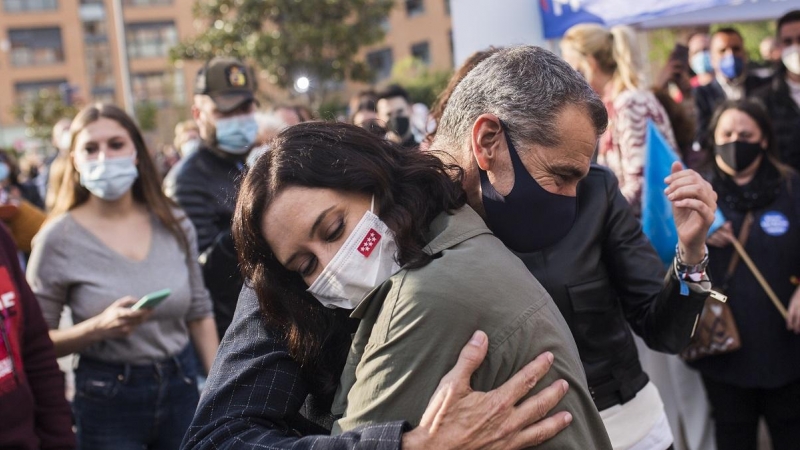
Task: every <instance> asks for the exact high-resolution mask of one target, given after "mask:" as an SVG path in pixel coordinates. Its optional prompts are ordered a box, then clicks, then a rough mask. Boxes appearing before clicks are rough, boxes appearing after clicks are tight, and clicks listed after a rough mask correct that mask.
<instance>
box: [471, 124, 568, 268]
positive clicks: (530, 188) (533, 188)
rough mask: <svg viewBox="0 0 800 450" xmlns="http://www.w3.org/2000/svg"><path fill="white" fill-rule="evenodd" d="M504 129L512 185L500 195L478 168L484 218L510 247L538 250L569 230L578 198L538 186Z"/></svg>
mask: <svg viewBox="0 0 800 450" xmlns="http://www.w3.org/2000/svg"><path fill="white" fill-rule="evenodd" d="M503 132H504V133H505V137H506V142H507V143H508V153H509V155H510V156H511V164H512V166H513V167H514V187H513V188H512V189H511V192H509V193H508V195H506V196H502V195H500V194H499V193H498V192H497V190H495V188H494V186H492V183H491V182H489V176H488V175H487V174H486V172H485V171H483V170H480V169H479V172H480V178H481V191H482V194H481V196H482V201H483V208H484V209H485V210H486V221H487V222H488V224H489V228H490V229H491V230H492V232H493V233H494V234H495V235H496V236H497V237H498V238H499V239H500V240H501V241H503V243H504V244H505V245H506V246H507V247H508V248H510V249H511V250H514V251H515V252H519V253H530V252H535V251H539V250H542V249H544V248H547V247H550V246H551V245H553V244H556V243H557V242H559V241H560V240H561V239H563V238H564V236H566V235H567V234H568V233H569V231H570V230H571V229H572V226H573V225H574V223H575V217H576V216H577V213H578V198H577V197H569V196H566V195H558V194H553V193H550V192H547V191H546V190H545V189H544V188H543V187H541V186H540V185H539V183H537V182H536V180H535V179H534V178H533V177H532V176H531V174H530V173H528V170H527V169H525V165H523V164H522V160H521V159H520V158H519V154H518V153H517V150H516V149H515V148H514V144H513V143H512V142H511V138H510V137H509V136H508V129H507V128H506V126H505V125H503Z"/></svg>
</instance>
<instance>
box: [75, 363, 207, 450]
mask: <svg viewBox="0 0 800 450" xmlns="http://www.w3.org/2000/svg"><path fill="white" fill-rule="evenodd" d="M199 397H200V396H199V394H198V391H197V368H196V365H195V363H194V359H193V358H192V352H191V348H190V347H187V348H186V349H184V350H183V351H181V352H180V353H179V354H177V355H175V356H174V357H172V358H169V359H167V360H164V361H160V362H157V363H153V364H147V365H131V364H110V363H105V362H102V361H97V360H91V359H88V358H81V360H80V362H79V364H78V368H77V369H76V370H75V400H74V402H73V410H74V413H75V423H76V426H77V429H78V433H77V435H78V448H79V449H81V450H95V449H98V450H101V449H102V450H129V449H130V450H134V449H135V450H142V449H150V450H175V449H178V448H179V447H180V444H181V441H182V440H183V435H184V434H186V430H187V429H188V428H189V424H190V423H191V421H192V417H193V416H194V411H195V409H196V408H197V402H198V400H199Z"/></svg>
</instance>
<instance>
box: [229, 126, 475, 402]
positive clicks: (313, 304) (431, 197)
mask: <svg viewBox="0 0 800 450" xmlns="http://www.w3.org/2000/svg"><path fill="white" fill-rule="evenodd" d="M461 180H462V170H461V168H459V167H457V166H452V165H447V164H445V163H443V162H442V161H441V160H440V159H439V158H437V157H436V156H435V155H434V154H431V153H424V152H419V151H416V150H407V149H403V148H401V147H400V146H398V145H396V144H394V143H391V142H389V141H387V140H384V139H380V138H378V137H376V136H374V135H372V134H371V133H370V132H368V131H366V130H364V129H363V128H360V127H357V126H354V125H349V124H344V123H324V122H308V123H301V124H298V125H295V126H293V127H289V128H288V129H286V130H284V131H283V132H281V133H280V134H279V135H278V136H277V137H276V138H275V139H274V140H273V141H272V143H271V146H270V150H269V151H268V152H267V153H265V154H264V155H263V156H261V157H260V158H259V159H258V160H257V161H256V163H255V164H254V165H253V167H252V168H251V169H250V170H249V171H248V173H247V175H246V176H245V178H244V181H243V182H242V185H241V188H240V191H239V198H238V201H237V204H236V212H235V214H234V218H233V236H234V239H235V242H236V248H237V252H238V254H239V261H240V264H241V268H242V273H243V275H244V277H245V279H246V280H247V283H248V284H249V285H250V286H251V287H252V288H253V289H254V290H255V292H256V294H257V296H258V300H259V303H260V305H261V311H262V313H263V316H264V318H265V320H266V322H267V324H268V326H269V327H271V328H272V329H276V330H279V332H280V333H281V334H282V335H283V337H284V338H285V340H286V342H287V343H288V347H289V353H290V355H291V356H292V358H293V359H294V360H295V361H297V362H298V363H299V364H300V366H301V368H302V372H303V375H304V377H305V378H306V379H307V380H309V381H310V383H309V384H310V385H311V386H313V387H316V388H317V389H318V391H317V392H316V393H317V394H322V395H329V394H331V393H332V392H333V391H335V389H336V386H337V385H338V381H339V375H340V373H341V369H342V364H343V363H344V360H345V355H346V352H347V348H348V346H349V334H348V333H349V331H348V330H346V329H345V328H346V327H345V323H344V322H343V320H341V316H342V313H341V312H339V313H338V314H337V312H336V311H334V310H330V309H327V308H325V307H323V306H322V305H321V304H320V302H319V301H318V300H317V299H315V298H314V297H313V296H312V295H311V294H309V293H307V292H306V289H307V286H306V284H305V282H304V281H303V279H302V277H301V276H300V275H299V274H297V273H296V272H293V271H289V270H287V269H286V268H284V267H283V266H282V265H281V264H280V262H279V261H278V260H277V258H276V257H275V255H274V254H273V252H272V250H271V249H270V247H269V245H268V244H267V242H266V240H265V239H264V233H263V231H264V230H263V229H262V223H263V217H264V213H265V211H267V209H268V208H269V206H270V204H271V203H272V202H273V201H274V199H275V198H276V197H277V196H278V195H279V194H280V193H281V192H282V191H283V190H284V189H286V188H287V187H289V186H300V187H308V188H327V189H334V190H337V191H342V192H359V193H363V194H367V195H373V194H374V195H375V202H376V204H377V205H378V211H379V212H380V218H381V220H383V221H384V222H385V223H386V224H387V225H388V226H389V227H390V228H391V229H392V231H394V233H395V240H396V242H397V248H398V254H397V259H398V263H400V264H401V265H403V266H406V267H409V268H417V267H421V266H424V265H426V264H427V263H428V262H429V261H430V260H431V256H430V255H428V254H426V253H425V252H424V251H423V248H424V246H425V245H426V241H425V233H426V231H428V229H429V225H430V223H431V221H432V220H433V219H434V218H435V217H436V216H437V215H438V214H440V213H442V212H443V211H448V212H450V211H453V210H455V209H457V208H460V207H461V206H463V205H464V204H465V203H466V196H465V194H464V191H463V189H462V187H461ZM297 206H298V207H302V206H303V205H297Z"/></svg>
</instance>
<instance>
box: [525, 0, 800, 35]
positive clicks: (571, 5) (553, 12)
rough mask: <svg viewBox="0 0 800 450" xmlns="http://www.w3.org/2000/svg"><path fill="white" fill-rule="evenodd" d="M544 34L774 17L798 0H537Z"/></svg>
mask: <svg viewBox="0 0 800 450" xmlns="http://www.w3.org/2000/svg"><path fill="white" fill-rule="evenodd" d="M538 1H539V9H540V11H541V15H542V24H543V28H544V37H545V38H546V39H554V38H559V37H561V36H563V35H564V33H565V32H566V31H567V30H568V29H569V28H570V27H571V26H573V25H576V24H579V23H586V22H590V23H599V24H603V25H607V26H613V25H620V24H624V25H637V26H641V27H643V28H659V27H670V26H691V25H701V24H709V23H716V22H723V21H725V22H728V21H730V22H736V21H752V20H762V19H774V18H775V17H778V16H780V15H782V14H783V13H785V12H787V11H789V10H792V9H800V0H747V1H744V0H635V1H632V0H538Z"/></svg>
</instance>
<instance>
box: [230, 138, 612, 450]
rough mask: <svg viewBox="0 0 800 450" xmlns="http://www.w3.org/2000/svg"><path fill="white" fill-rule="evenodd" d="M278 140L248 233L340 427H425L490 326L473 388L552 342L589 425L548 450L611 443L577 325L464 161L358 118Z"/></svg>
mask: <svg viewBox="0 0 800 450" xmlns="http://www.w3.org/2000/svg"><path fill="white" fill-rule="evenodd" d="M270 148H271V150H270V152H269V153H268V154H265V155H264V156H262V157H261V158H260V159H259V160H258V161H257V162H256V163H255V165H254V166H253V167H252V168H251V169H250V171H249V172H248V174H247V176H246V177H245V180H244V182H243V184H242V186H241V190H240V193H239V199H238V203H237V207H236V214H235V216H234V223H233V232H234V237H235V240H236V243H237V248H238V251H239V257H240V262H241V265H242V270H243V273H244V275H245V278H246V279H247V280H248V283H249V284H250V286H251V287H252V288H253V289H254V290H255V292H256V294H257V296H258V299H259V302H260V305H261V309H262V313H263V316H264V320H265V321H266V323H267V326H268V327H270V328H271V329H274V330H277V331H279V332H280V333H281V334H282V335H283V336H284V337H285V339H286V341H287V342H288V347H289V353H290V355H291V357H292V358H293V359H295V360H296V361H297V362H298V363H299V365H300V366H301V368H302V372H303V376H304V378H305V379H306V380H307V382H308V383H309V384H310V385H311V390H312V392H314V393H315V394H316V397H317V398H320V399H324V402H322V401H321V402H320V403H319V404H320V405H321V406H324V407H331V408H332V412H333V413H334V415H336V416H337V417H338V416H341V415H343V417H341V418H340V420H338V422H337V423H336V424H335V425H334V431H341V430H351V429H353V428H355V427H357V426H359V425H363V424H367V423H374V422H382V421H390V420H407V421H409V422H410V423H412V424H413V425H416V424H418V423H419V422H420V419H421V418H422V413H423V411H424V410H425V407H426V405H427V401H426V400H425V399H427V398H429V397H430V395H431V394H432V393H433V392H434V390H435V389H436V386H437V384H438V380H439V379H440V378H441V377H442V375H444V374H445V373H446V372H447V370H448V369H449V367H451V366H452V364H453V363H454V362H455V360H456V355H457V354H458V349H459V346H460V345H462V343H463V342H466V341H467V340H469V338H470V336H471V335H472V332H473V331H474V330H475V329H476V328H479V329H481V330H484V331H485V332H486V333H487V334H488V336H489V342H490V343H492V344H491V347H490V349H489V354H488V356H487V360H486V362H485V363H484V365H482V366H481V368H480V369H478V371H477V372H476V373H475V375H474V377H473V381H474V382H475V385H474V386H473V387H474V388H476V389H490V388H493V387H497V386H499V385H500V384H502V383H503V382H504V381H506V380H507V379H509V378H510V377H511V376H512V375H513V374H514V373H515V372H516V371H517V370H519V369H520V368H521V367H523V366H524V364H525V363H526V362H527V361H529V360H531V359H532V358H533V357H535V356H536V355H538V354H539V353H541V352H542V351H545V350H547V351H550V352H551V353H553V354H554V355H555V363H554V365H553V368H554V370H553V371H551V373H550V374H549V375H548V376H547V377H546V378H545V380H543V381H545V384H547V383H546V382H547V381H548V378H552V379H553V380H555V379H557V378H559V377H560V378H564V379H566V380H567V381H568V382H569V383H570V385H571V386H573V388H574V389H572V390H570V392H569V393H568V394H567V396H566V397H565V398H564V403H563V406H564V408H565V409H566V410H568V411H570V412H572V413H573V414H575V415H577V416H578V417H580V420H578V421H576V422H575V423H574V424H573V425H572V426H571V427H570V428H569V429H567V430H565V431H564V432H562V433H561V434H559V435H558V436H556V437H555V438H554V439H552V440H551V441H549V442H547V443H545V444H543V445H542V446H541V448H596V449H603V448H610V445H609V443H608V437H607V435H606V432H605V429H604V427H603V424H602V422H601V420H600V417H599V414H598V412H597V410H596V408H595V407H594V403H593V401H592V398H591V396H590V395H589V393H588V389H587V388H586V379H585V376H584V374H583V370H582V368H581V364H580V359H579V357H578V353H577V349H576V347H575V343H574V341H573V339H572V337H571V335H570V332H569V329H568V327H567V325H566V323H565V322H564V319H563V318H562V317H561V315H560V313H559V312H558V310H557V308H556V306H555V304H554V303H553V301H552V299H551V298H550V297H549V295H548V294H547V293H546V292H545V291H544V289H543V288H542V287H541V285H540V284H539V283H538V282H537V281H536V280H535V279H534V278H533V277H532V276H531V275H530V273H529V272H528V271H527V269H526V268H525V266H524V265H523V264H522V262H521V261H520V260H519V259H518V258H517V257H516V256H514V254H513V253H511V252H510V251H509V250H507V249H506V248H505V246H503V245H502V243H501V242H500V241H499V240H498V239H496V238H495V237H494V236H492V234H491V232H490V231H489V230H488V228H486V225H485V224H484V223H483V221H482V220H481V219H480V217H479V216H478V215H477V214H476V213H475V212H474V211H473V210H472V209H470V208H469V207H468V206H466V205H465V200H466V197H465V194H464V191H463V190H462V188H461V179H460V178H461V169H460V168H458V167H455V166H449V165H445V164H444V163H442V161H441V160H439V159H438V158H437V157H436V156H434V155H432V154H427V153H421V152H407V151H404V150H403V149H402V148H401V147H400V146H399V145H396V144H393V143H391V142H389V141H386V140H383V139H378V138H376V137H375V136H373V135H372V134H370V133H369V132H368V131H366V130H363V129H362V128H359V127H355V126H352V125H347V124H333V123H329V124H326V123H308V124H300V125H296V126H294V127H291V128H289V129H287V130H285V131H283V132H282V133H281V134H280V135H278V137H277V138H276V139H275V140H274V141H273V142H272V145H271V147H270ZM348 316H350V317H352V318H354V319H359V320H358V321H353V320H349V319H348ZM353 332H355V334H354V335H353V338H352V343H351V339H350V336H351V333H353ZM348 348H349V350H348ZM337 386H338V389H337ZM334 394H335V395H334ZM331 402H333V405H332V406H331Z"/></svg>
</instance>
